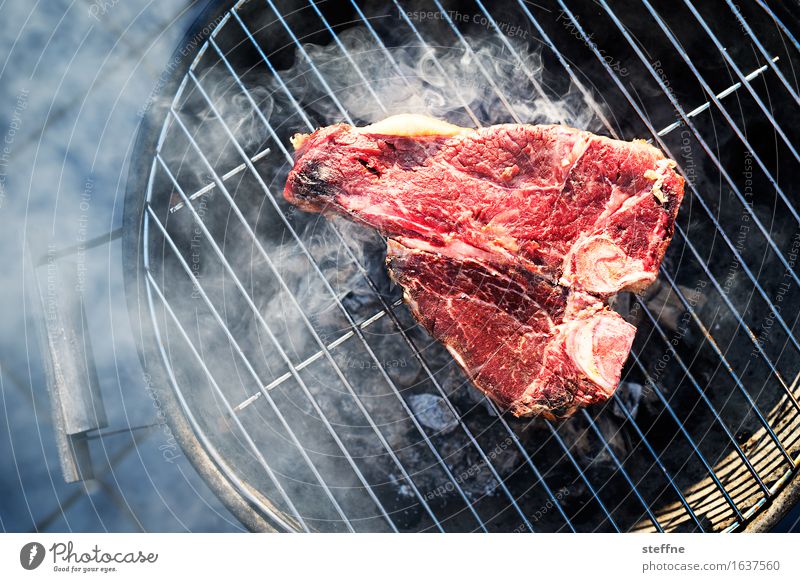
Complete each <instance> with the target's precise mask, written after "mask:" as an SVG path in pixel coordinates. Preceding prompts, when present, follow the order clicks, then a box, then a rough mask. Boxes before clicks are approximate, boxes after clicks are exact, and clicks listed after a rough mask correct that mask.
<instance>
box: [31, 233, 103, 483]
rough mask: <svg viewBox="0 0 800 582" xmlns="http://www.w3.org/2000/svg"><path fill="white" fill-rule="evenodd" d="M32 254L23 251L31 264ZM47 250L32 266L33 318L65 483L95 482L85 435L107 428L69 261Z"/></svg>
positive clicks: (73, 264)
mask: <svg viewBox="0 0 800 582" xmlns="http://www.w3.org/2000/svg"><path fill="white" fill-rule="evenodd" d="M31 256H32V253H31V252H30V250H29V251H28V258H29V260H30V258H31ZM62 256H63V255H62V254H61V253H57V252H55V250H54V249H53V248H52V247H50V248H48V252H47V253H46V254H45V255H44V257H43V258H42V259H41V260H40V261H38V262H37V263H33V262H30V263H29V264H31V265H32V266H33V272H32V275H33V279H34V281H33V285H32V287H31V288H32V290H33V291H34V292H35V295H36V296H35V297H34V298H33V301H32V303H33V315H34V319H35V321H36V326H37V328H38V332H39V334H38V335H39V342H40V352H41V357H42V360H43V362H42V363H43V367H44V371H45V381H46V383H47V391H48V395H49V398H50V406H51V412H52V418H53V427H54V429H55V435H56V436H55V438H56V445H57V448H58V457H59V462H60V464H61V471H62V474H63V477H64V481H66V482H67V483H75V482H78V481H86V480H88V479H93V478H94V470H93V468H92V462H91V455H90V451H89V441H88V440H87V433H88V432H89V431H92V430H97V429H100V428H104V427H106V426H107V425H108V421H107V417H106V411H105V407H104V406H103V398H102V395H101V393H100V383H99V380H98V377H97V369H96V367H95V365H94V355H93V350H92V345H91V341H90V337H89V332H88V326H87V320H86V310H85V308H84V303H83V292H82V286H81V279H80V277H79V272H78V265H77V263H76V262H75V261H74V260H70V259H64V258H61V257H62Z"/></svg>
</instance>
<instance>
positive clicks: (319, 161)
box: [284, 115, 683, 418]
mask: <svg viewBox="0 0 800 582" xmlns="http://www.w3.org/2000/svg"><path fill="white" fill-rule="evenodd" d="M292 142H293V144H294V146H295V149H296V161H295V165H294V168H293V169H292V170H291V172H290V173H289V177H288V180H287V184H286V190H285V192H284V196H285V197H286V199H287V200H288V201H289V202H291V203H292V204H295V205H297V206H298V207H300V208H302V209H304V210H307V211H311V212H325V213H328V212H335V213H339V214H342V215H345V216H348V217H350V218H351V219H353V220H356V221H358V222H361V223H363V224H367V225H369V226H371V227H373V228H376V229H378V230H379V231H380V232H381V233H382V234H383V235H385V236H386V237H387V238H388V252H387V259H386V261H387V265H388V268H389V273H390V275H391V277H392V278H393V280H394V281H395V282H397V283H398V284H399V285H401V286H402V287H403V289H404V297H405V301H406V303H407V304H408V305H409V307H410V308H411V311H412V313H413V314H414V316H415V317H416V319H417V320H418V321H419V322H420V323H421V324H422V325H423V326H424V327H425V328H426V329H427V330H428V332H429V333H430V334H431V335H432V336H433V337H435V338H436V339H437V340H439V341H441V342H443V343H444V345H445V346H446V347H447V349H448V350H449V351H450V353H451V354H452V355H453V357H454V358H455V359H456V360H457V361H458V363H459V364H460V365H461V366H462V367H463V368H464V370H465V371H466V373H467V374H468V375H469V377H470V379H471V380H472V382H473V383H474V384H475V385H476V386H477V387H478V388H479V389H480V390H482V391H483V392H484V393H486V394H487V395H488V396H489V397H491V398H492V399H493V400H494V401H495V402H497V403H498V404H499V405H501V406H502V407H504V408H507V409H510V410H511V411H512V412H513V413H514V414H515V415H518V416H528V415H542V416H546V417H548V418H563V417H566V416H569V415H570V414H572V413H573V412H574V411H575V410H577V409H578V408H579V407H581V406H586V405H589V404H594V403H598V402H603V401H605V400H607V399H608V398H609V397H610V396H611V395H612V394H613V392H614V390H615V389H616V387H617V385H618V384H619V381H620V374H621V372H622V367H623V365H624V363H625V360H626V359H627V357H628V353H629V352H630V348H631V343H632V342H633V337H634V334H635V332H636V329H635V328H634V327H633V326H632V325H630V324H629V323H627V322H626V321H625V320H624V319H623V318H622V317H621V316H620V315H619V314H617V313H616V312H614V311H611V310H610V309H609V308H608V306H607V304H606V302H607V300H608V299H609V298H610V297H611V296H612V295H614V294H615V293H617V292H619V291H638V290H641V289H643V288H645V287H647V286H648V285H649V284H651V283H652V282H653V281H654V280H655V278H656V274H657V271H658V268H659V265H660V263H661V260H662V258H663V257H664V252H665V251H666V248H667V245H669V242H670V239H671V238H672V233H673V228H674V222H675V216H676V214H677V212H678V208H679V206H680V203H681V199H682V198H683V178H681V177H680V176H679V175H678V174H677V173H676V172H675V170H674V167H675V162H673V161H672V160H669V159H667V158H665V157H664V156H663V155H662V154H661V152H660V151H658V150H657V149H656V148H654V147H652V146H650V145H648V144H646V143H644V142H643V141H634V142H624V141H618V140H613V139H609V138H606V137H601V136H597V135H594V134H592V133H589V132H586V131H580V130H577V129H572V128H569V127H564V126H557V125H495V126H492V127H486V128H481V129H477V130H476V129H467V128H462V127H457V126H454V125H451V124H448V123H445V122H443V121H439V120H435V119H431V118H427V117H422V116H418V115H399V116H394V117H390V118H388V119H385V120H383V121H381V122H378V123H375V124H373V125H369V126H366V127H353V126H350V125H346V124H338V125H332V126H329V127H324V128H322V129H319V130H317V131H315V132H314V133H312V134H310V135H296V136H295V137H294V138H293V140H292Z"/></svg>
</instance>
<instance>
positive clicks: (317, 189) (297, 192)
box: [290, 161, 337, 203]
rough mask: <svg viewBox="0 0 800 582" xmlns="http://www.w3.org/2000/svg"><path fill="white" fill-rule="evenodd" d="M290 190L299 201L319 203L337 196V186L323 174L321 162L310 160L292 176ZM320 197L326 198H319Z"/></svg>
mask: <svg viewBox="0 0 800 582" xmlns="http://www.w3.org/2000/svg"><path fill="white" fill-rule="evenodd" d="M290 192H291V194H292V195H293V197H294V198H296V199H297V200H298V201H302V202H308V203H319V202H322V201H327V200H329V199H332V198H333V197H334V196H336V193H337V188H336V187H335V186H332V185H331V184H330V183H329V181H327V180H325V179H324V178H323V176H322V164H320V162H314V161H312V162H308V163H307V164H306V165H305V166H303V168H302V169H301V170H300V171H298V172H295V173H294V175H293V176H292V178H291V188H290ZM320 198H322V199H324V200H319V199H320Z"/></svg>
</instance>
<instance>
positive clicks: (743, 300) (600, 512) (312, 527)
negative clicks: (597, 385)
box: [124, 0, 800, 531]
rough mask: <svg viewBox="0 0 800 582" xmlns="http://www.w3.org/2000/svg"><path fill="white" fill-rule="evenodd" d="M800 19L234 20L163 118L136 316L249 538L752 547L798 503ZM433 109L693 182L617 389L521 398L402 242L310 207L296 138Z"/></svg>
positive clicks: (145, 178) (670, 13) (448, 16)
mask: <svg viewBox="0 0 800 582" xmlns="http://www.w3.org/2000/svg"><path fill="white" fill-rule="evenodd" d="M790 4H791V3H789V2H787V3H785V4H784V3H782V2H780V1H777V0H775V1H772V2H769V3H767V2H765V1H762V0H756V1H755V2H747V3H741V5H736V4H735V3H734V2H733V1H732V0H725V2H724V3H720V2H700V1H699V0H682V1H681V2H679V3H677V5H676V3H674V2H660V1H656V0H631V1H627V0H608V1H604V0H597V1H596V2H568V1H567V0H564V1H561V0H555V1H552V2H551V1H549V0H540V1H537V2H536V3H532V2H524V1H519V2H513V1H509V2H502V3H500V2H491V3H489V2H481V1H479V0H473V1H470V2H443V1H442V2H440V1H434V2H424V3H414V4H412V3H406V2H401V1H399V0H398V1H397V2H364V1H362V0H357V1H356V0H354V1H352V2H345V1H341V2H334V1H325V2H314V1H309V2H307V3H306V2H288V1H287V2H277V1H276V2H272V1H266V2H263V1H259V0H252V1H241V2H238V3H236V4H235V5H233V6H217V5H214V6H210V7H209V8H207V9H206V10H205V12H204V13H203V14H202V15H201V16H200V18H199V19H198V21H197V23H196V24H195V26H194V28H193V30H191V31H190V32H189V33H188V35H187V37H186V39H185V40H184V42H183V43H182V44H181V46H180V47H178V49H177V50H176V52H175V55H174V57H173V59H172V61H171V62H170V65H169V67H168V68H167V70H166V71H165V74H164V76H163V77H162V79H163V83H160V85H159V87H158V89H157V91H156V92H155V93H154V96H153V100H152V102H151V104H150V107H149V109H148V111H147V113H146V115H145V117H144V120H143V124H142V128H141V130H140V135H139V140H138V143H137V146H136V150H135V152H134V155H133V158H132V165H131V171H130V180H129V185H128V193H127V199H126V206H125V231H124V232H125V234H124V240H125V243H124V246H125V253H126V254H125V260H126V266H127V274H128V277H129V280H128V291H129V292H128V303H129V306H130V310H131V314H132V321H133V323H134V325H135V327H136V330H137V338H138V339H139V341H140V350H141V356H142V360H143V363H144V365H145V368H146V370H147V373H148V374H149V376H150V382H151V383H152V385H153V386H154V387H155V388H156V389H157V390H159V392H160V402H161V403H162V406H163V407H164V409H165V413H166V415H167V417H168V418H169V422H170V426H171V428H172V431H173V433H174V434H175V435H176V438H177V439H178V440H179V441H180V443H181V445H182V446H183V448H184V450H185V451H186V454H187V455H188V456H189V457H190V458H191V460H192V461H193V463H194V464H195V466H196V467H197V468H198V470H199V471H200V473H201V474H202V475H203V476H204V477H205V478H206V479H207V481H208V482H209V484H210V485H211V486H212V488H213V489H214V490H215V491H216V492H217V494H218V495H219V496H220V497H221V498H222V499H223V501H224V502H225V503H226V504H227V505H228V506H229V507H230V508H231V510H232V511H233V512H234V513H235V514H236V515H237V517H238V518H239V519H241V520H242V522H243V523H245V524H246V525H247V526H248V527H250V528H252V529H278V530H290V531H733V530H744V529H753V530H763V529H767V528H769V527H770V526H771V525H772V524H773V523H774V522H775V521H776V520H777V519H778V518H779V517H780V516H781V515H782V514H783V512H784V510H785V509H786V508H787V507H788V506H789V505H790V504H791V503H793V502H794V500H795V498H796V494H797V491H798V480H797V477H796V473H797V464H798V453H799V452H800V451H799V450H798V449H799V447H798V436H799V433H798V430H797V425H798V419H799V418H800V417H799V416H798V411H800V404H799V403H798V396H799V395H800V388H798V377H800V376H799V374H800V341H799V340H800V338H798V334H797V332H796V330H795V323H796V321H797V317H798V314H799V313H800V308H799V307H798V306H800V269H798V268H797V265H796V262H797V257H798V253H800V229H799V228H798V227H799V225H800V210H798V204H797V202H798V197H797V192H798V190H799V187H800V184H798V183H797V182H798V180H800V178H799V176H800V171H798V170H800V168H799V167H798V166H800V153H799V152H798V149H799V148H800V146H799V145H798V144H800V140H799V139H798V135H797V134H798V132H800V123H798V122H799V121H800V119H799V116H798V112H800V90H798V83H797V78H796V71H797V67H798V65H800V45H798V42H797V40H796V37H797V35H798V33H799V32H800V31H798V22H797V19H796V17H797V15H796V13H794V14H793V13H792V12H791V11H792V10H793V9H792V7H791V5H790ZM407 111H410V112H427V113H429V114H432V115H435V116H437V117H442V118H445V119H447V120H448V121H451V122H454V123H457V124H460V125H470V126H476V125H489V124H493V123H500V122H525V123H567V124H570V125H575V126H578V127H582V128H586V129H590V130H592V131H595V132H597V133H602V134H605V135H611V136H614V137H619V138H622V139H634V138H641V139H648V140H651V141H652V142H653V143H654V144H655V145H656V146H658V147H659V148H661V149H662V150H663V151H664V152H665V153H666V154H667V155H668V156H670V157H671V158H673V159H675V160H676V161H677V162H678V167H679V170H680V171H681V172H682V174H683V175H684V176H685V177H686V179H687V187H686V199H685V201H684V203H683V206H682V209H681V212H680V215H679V218H678V223H677V227H676V233H675V238H674V240H673V242H672V244H671V246H670V248H669V251H668V253H667V257H666V258H665V261H664V264H663V265H662V269H661V273H660V277H659V280H658V282H657V283H656V284H655V285H653V286H652V287H651V288H650V289H648V290H647V291H645V292H644V293H642V294H641V295H629V294H620V295H619V296H617V297H616V298H615V300H614V303H613V307H614V309H616V310H618V311H619V312H620V313H621V314H622V315H623V316H624V317H626V319H628V320H629V321H630V322H632V323H634V324H635V325H636V326H637V328H638V333H637V337H636V341H635V342H634V347H633V351H632V353H631V356H630V358H629V361H628V363H627V365H626V368H625V371H624V377H623V382H622V384H621V386H620V389H619V390H618V391H617V394H616V395H615V396H614V397H613V398H612V399H611V400H610V401H609V402H608V403H607V404H605V405H603V406H599V407H596V408H592V409H589V410H586V411H581V412H579V413H578V414H577V415H575V416H574V417H573V418H571V419H569V420H567V421H563V422H559V423H554V422H549V421H545V420H542V419H516V418H513V417H512V416H510V415H508V414H503V413H502V411H499V410H498V409H497V408H496V407H495V406H494V405H493V404H492V403H491V402H490V401H489V400H488V399H486V398H485V397H483V396H482V395H481V394H480V393H478V392H477V391H476V390H475V389H474V388H473V387H472V386H471V385H470V384H469V382H467V381H466V380H465V379H464V377H463V375H462V374H461V373H460V371H459V369H458V366H457V365H456V364H455V363H454V362H453V360H452V358H450V356H449V355H448V354H447V352H446V351H445V350H444V349H443V348H442V347H441V346H440V345H439V344H438V343H437V342H435V341H433V340H431V338H430V337H429V336H428V335H427V334H426V333H425V332H424V330H422V329H421V328H420V327H419V326H417V325H416V324H415V322H414V320H413V319H412V318H411V316H410V314H409V312H408V310H407V309H406V307H405V306H404V305H403V303H402V301H401V300H400V291H399V290H398V289H397V288H396V287H395V286H393V285H392V284H391V283H390V282H389V280H388V277H387V275H386V273H385V270H384V267H383V259H384V253H385V248H384V244H383V241H382V240H381V239H380V237H379V236H378V235H376V234H375V233H373V232H371V231H369V230H367V229H364V228H362V227H359V226H356V225H353V224H351V223H348V222H345V221H342V220H339V219H327V218H323V217H321V216H319V215H310V214H306V213H303V212H300V211H297V210H296V209H294V208H292V207H291V206H290V205H288V204H287V203H286V202H285V201H284V200H283V198H282V195H281V194H282V189H283V184H284V181H285V178H286V174H287V172H288V170H289V168H290V167H291V163H292V153H291V147H290V145H289V143H290V142H289V138H290V137H291V136H292V135H293V134H294V133H296V132H309V131H311V130H313V129H314V128H316V127H319V126H323V125H327V124H330V123H336V122H348V123H354V124H366V123H370V122H374V121H376V120H378V119H380V118H382V117H385V116H388V115H390V114H394V113H399V112H407Z"/></svg>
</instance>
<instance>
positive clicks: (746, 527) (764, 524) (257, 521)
mask: <svg viewBox="0 0 800 582" xmlns="http://www.w3.org/2000/svg"><path fill="white" fill-rule="evenodd" d="M238 4H241V2H233V1H231V2H226V1H225V0H208V2H207V3H206V4H205V6H204V7H203V8H202V9H201V10H200V11H199V12H198V15H197V17H196V19H195V20H194V22H193V23H192V25H191V26H190V27H189V28H188V29H187V32H186V34H185V35H184V37H183V38H182V40H181V42H180V43H179V45H178V48H176V50H175V51H174V53H173V55H172V58H173V59H178V58H179V57H180V58H179V64H178V65H177V66H176V67H174V68H172V70H171V74H170V75H169V76H168V78H166V80H165V82H164V83H163V84H161V85H160V86H159V87H158V88H157V90H156V91H154V92H153V94H152V95H151V102H152V106H151V107H149V108H148V109H147V111H146V112H145V113H144V115H143V116H142V120H141V122H140V125H139V128H138V130H137V136H136V140H135V144H134V148H133V149H132V152H131V156H130V158H129V168H128V177H127V183H126V191H125V198H124V209H123V219H122V224H123V234H122V260H123V273H124V282H125V290H126V291H125V295H126V297H125V300H126V303H127V306H128V312H129V316H130V323H131V328H132V330H133V333H134V336H135V338H136V340H135V342H136V346H137V351H138V356H139V359H140V362H141V364H142V368H143V371H144V374H145V377H146V383H147V384H148V386H149V387H150V388H151V389H152V390H153V391H154V392H155V393H157V394H158V397H159V399H160V402H161V405H162V408H163V410H164V413H165V415H166V417H167V424H168V426H169V427H170V430H171V431H172V433H173V435H174V436H175V439H176V440H177V442H178V443H179V445H180V446H181V449H182V451H183V453H184V454H185V455H186V457H187V459H188V460H189V461H190V462H191V464H192V465H193V467H194V468H195V469H196V470H197V471H198V473H199V474H200V475H201V476H202V477H203V479H204V481H205V483H206V484H207V485H208V486H209V487H210V488H211V490H212V491H213V492H214V493H215V495H217V497H218V498H219V499H220V500H221V502H222V503H223V504H224V505H225V506H226V507H227V509H228V510H230V511H231V513H232V514H233V515H234V516H235V517H236V518H237V519H238V520H239V521H240V522H241V523H242V525H244V526H245V527H246V528H247V529H249V530H251V531H268V532H276V531H284V530H285V529H286V528H284V527H282V526H281V524H280V523H278V522H276V521H274V520H273V519H271V518H270V517H269V516H268V515H265V514H264V512H263V511H261V510H260V509H259V508H258V506H257V505H256V504H254V503H253V502H251V501H249V500H248V498H247V496H246V495H245V494H244V493H243V491H242V490H241V489H240V488H239V487H237V486H236V485H235V484H234V483H232V482H231V480H230V479H228V478H227V477H226V476H225V472H224V470H223V468H222V467H220V464H219V463H218V462H217V461H215V460H214V459H213V457H212V455H210V454H209V452H208V450H207V449H206V447H205V446H204V445H203V443H202V442H201V440H200V439H199V438H198V436H197V434H196V433H195V431H194V430H193V428H192V426H191V423H190V422H189V421H188V419H187V416H186V414H185V413H184V411H183V410H182V406H181V404H180V401H179V399H178V398H177V396H176V393H175V389H174V387H173V384H172V380H171V378H170V372H169V370H168V363H167V362H166V361H165V359H164V356H163V352H162V350H160V349H159V346H158V345H157V340H156V338H157V337H158V332H157V328H156V324H155V321H154V318H153V313H152V311H151V308H152V306H151V305H148V304H146V302H145V301H144V298H146V297H147V296H148V283H147V280H146V277H145V276H144V272H145V270H146V266H145V259H144V255H143V245H144V244H145V237H146V232H144V230H143V225H144V217H145V216H146V206H147V200H146V197H145V192H146V190H147V181H148V177H149V174H150V167H151V164H152V153H153V152H154V151H155V149H156V146H157V144H158V141H159V135H160V133H161V130H162V127H163V125H164V122H165V120H166V119H167V117H168V115H169V113H168V108H167V107H164V106H163V100H162V99H159V98H164V97H166V98H167V100H169V101H171V99H172V97H173V96H174V95H175V93H176V91H177V90H178V87H179V86H180V84H181V83H182V81H183V79H184V78H185V76H186V75H187V73H188V71H189V70H190V69H191V66H192V63H193V61H194V58H195V57H196V55H197V54H198V52H199V51H200V50H202V47H203V46H204V43H205V41H206V40H207V36H203V35H202V31H203V30H204V29H206V30H208V29H207V27H208V25H209V23H212V22H219V19H220V18H222V17H224V15H225V14H227V13H229V12H230V11H231V10H233V9H234V8H235V7H236V6H237V5H238ZM212 30H213V27H212ZM198 38H200V39H201V41H200V42H197V43H196V46H195V48H194V49H193V51H192V52H191V53H189V54H187V55H185V56H184V55H183V52H185V51H182V49H181V47H183V46H186V45H187V43H188V42H189V41H192V40H193V39H194V40H196V39H198ZM247 489H248V493H251V494H252V495H254V496H256V497H258V498H259V502H260V503H263V504H264V505H265V506H271V505H272V504H271V502H270V501H269V500H268V499H266V498H264V497H263V496H261V495H259V494H258V493H257V492H255V491H253V490H252V489H250V488H247ZM798 502H800V472H796V473H795V474H794V475H793V476H792V477H791V478H790V479H788V480H787V482H786V483H784V484H783V486H782V488H781V489H780V490H779V491H778V492H777V493H776V494H775V495H774V497H772V498H771V499H768V500H766V501H765V502H763V503H762V504H761V505H760V507H755V508H754V509H755V511H754V512H753V513H752V515H751V516H750V517H748V518H747V519H746V521H744V522H743V523H741V524H739V525H738V527H737V528H736V529H735V530H734V531H745V532H767V531H769V530H770V529H771V528H773V527H774V526H775V525H776V524H777V523H778V522H779V521H780V520H781V519H782V518H783V517H784V516H785V515H786V513H787V512H788V511H789V510H790V509H792V508H793V507H794V506H795V505H796V504H797V503H798ZM757 505H758V504H757ZM290 531H291V530H290Z"/></svg>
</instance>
